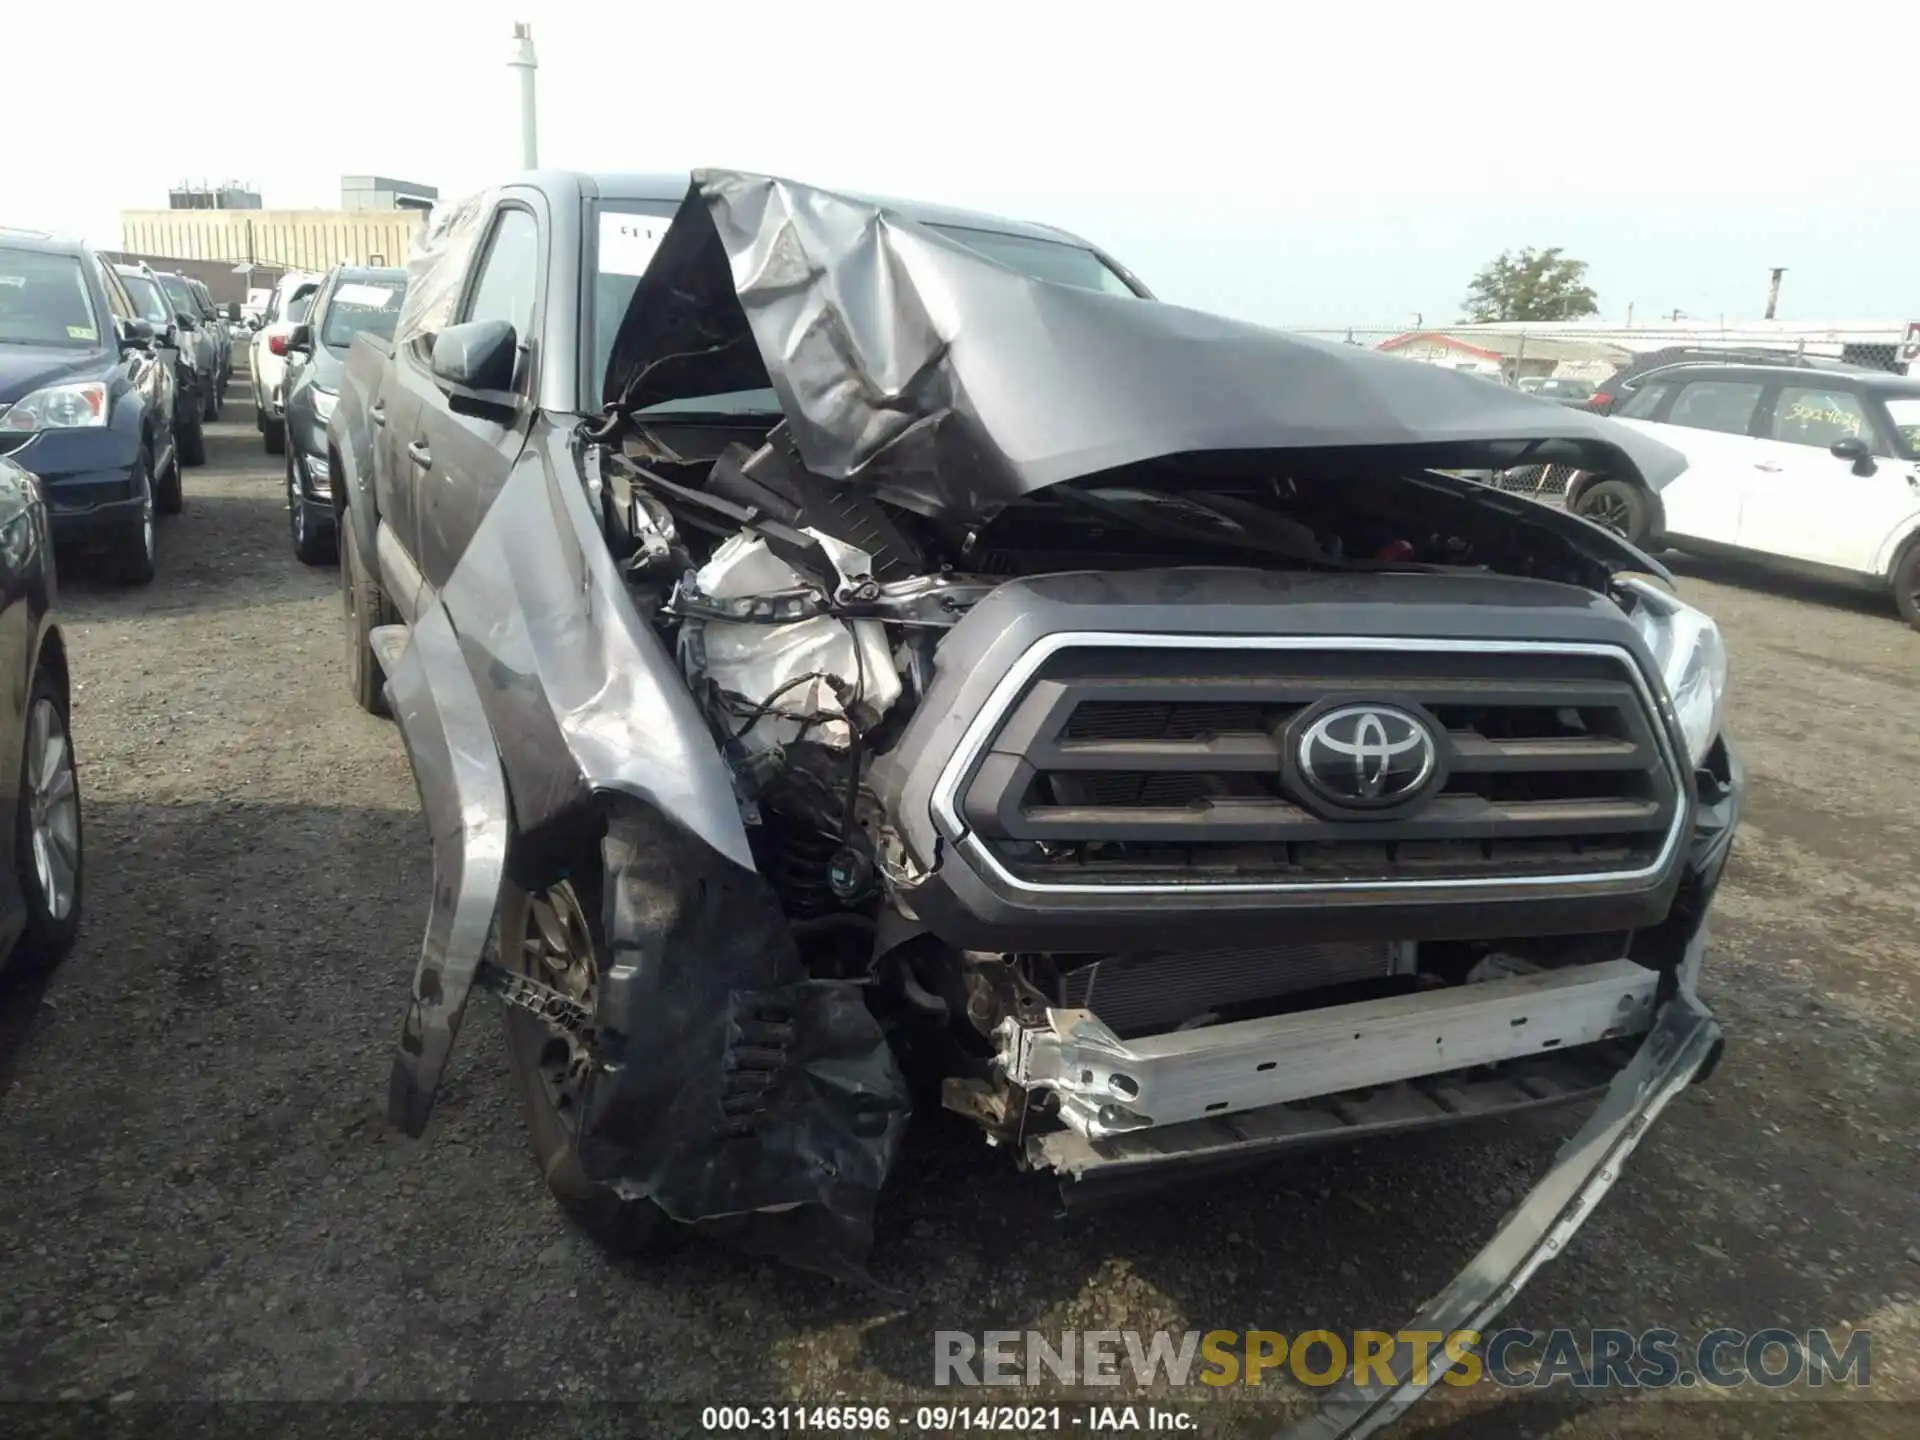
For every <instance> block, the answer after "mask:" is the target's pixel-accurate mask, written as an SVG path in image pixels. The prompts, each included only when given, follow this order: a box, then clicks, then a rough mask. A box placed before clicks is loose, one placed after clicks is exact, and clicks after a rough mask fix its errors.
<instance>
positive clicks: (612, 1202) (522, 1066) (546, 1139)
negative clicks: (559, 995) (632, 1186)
mask: <svg viewBox="0 0 1920 1440" xmlns="http://www.w3.org/2000/svg"><path fill="white" fill-rule="evenodd" d="M596 889H597V887H596V886H595V885H594V884H593V883H592V882H591V881H589V880H587V879H586V878H585V877H580V878H578V879H577V880H563V881H561V882H560V883H559V884H558V885H555V886H554V887H553V888H552V889H550V890H543V891H541V892H539V893H538V894H533V895H529V894H526V893H525V892H523V891H520V890H517V889H515V888H514V887H512V886H511V885H509V886H506V887H505V888H503V890H502V892H501V896H500V913H499V923H498V924H497V925H496V926H495V928H494V934H495V936H496V937H497V942H498V945H499V951H498V955H497V960H498V963H499V965H500V967H501V968H502V969H504V970H508V971H511V972H513V973H515V974H520V975H525V976H527V977H529V978H530V979H533V980H537V981H539V982H540V983H541V984H542V985H546V986H551V987H552V988H553V989H556V990H559V991H562V992H564V993H565V994H567V995H568V996H570V997H572V998H573V999H574V1000H576V1001H578V1002H579V1003H580V1004H582V1005H584V1006H585V1007H587V1009H588V1010H589V1011H590V1010H592V1008H593V1006H594V1004H595V1003H596V1001H597V1000H598V996H599V983H600V975H601V972H602V970H603V968H604V966H605V963H606V958H607V949H606V943H605V941H604V939H603V938H602V936H601V934H600V920H599V913H598V911H599V905H598V901H599V896H598V895H597V894H596V893H595V890H596ZM506 1031H507V1056H508V1059H509V1061H510V1063H511V1065H512V1068H513V1075H514V1079H515V1081H516V1082H517V1083H518V1084H519V1087H520V1096H521V1099H522V1101H523V1102H524V1103H525V1107H526V1116H527V1136H528V1139H529V1140H531V1141H532V1143H533V1156H534V1159H535V1161H536V1162H537V1163H538V1164H539V1166H540V1173H541V1174H542V1175H543V1176H545V1177H546V1182H547V1189H548V1190H549V1191H551V1192H552V1194H553V1198H554V1199H555V1200H556V1201H558V1202H559V1204H560V1206H561V1208H562V1209H564V1210H565V1211H566V1212H567V1213H568V1214H569V1215H571V1216H572V1217H573V1218H574V1219H575V1220H576V1221H577V1222H578V1223H579V1224H580V1226H581V1227H582V1228H583V1229H585V1230H586V1231H587V1232H588V1234H590V1235H592V1236H593V1238H594V1239H595V1240H597V1241H599V1242H600V1243H601V1244H602V1245H605V1246H607V1247H608V1248H610V1249H615V1250H622V1251H631V1250H636V1249H643V1248H645V1247H646V1246H648V1245H649V1244H650V1243H651V1242H652V1241H654V1240H655V1239H657V1238H658V1237H659V1235H660V1234H661V1232H662V1230H663V1228H664V1226H665V1224H666V1216H665V1215H664V1214H663V1213H662V1212H661V1210H660V1208H659V1207H658V1206H656V1205H655V1204H654V1203H653V1202H652V1201H650V1200H623V1199H621V1198H620V1196H619V1195H618V1194H616V1193H615V1192H614V1191H613V1190H612V1189H610V1188H609V1187H607V1186H605V1185H602V1184H600V1183H599V1182H598V1181H596V1180H591V1179H589V1178H588V1177H587V1173H586V1171H585V1170H584V1169H582V1168H581V1165H580V1152H579V1144H578V1137H579V1127H580V1113H581V1108H582V1103H581V1102H582V1096H583V1093H584V1086H585V1082H586V1079H587V1077H588V1075H589V1074H590V1073H591V1071H592V1067H593V1063H594V1061H593V1049H592V1046H593V1036H592V1034H591V1032H587V1033H574V1032H573V1031H570V1030H568V1029H566V1028H564V1027H563V1026H561V1025H559V1024H557V1023H554V1024H549V1023H548V1022H547V1021H545V1020H543V1019H541V1018H540V1017H539V1016H536V1015H534V1014H532V1013H530V1012H528V1011H526V1010H522V1009H519V1008H517V1007H516V1008H512V1009H509V1010H508V1011H507V1013H506Z"/></svg>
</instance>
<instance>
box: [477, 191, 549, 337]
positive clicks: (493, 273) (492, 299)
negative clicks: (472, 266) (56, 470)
mask: <svg viewBox="0 0 1920 1440" xmlns="http://www.w3.org/2000/svg"><path fill="white" fill-rule="evenodd" d="M539 267H540V229H539V227H538V226H537V225H535V224H534V221H533V216H532V215H531V214H529V213H528V212H527V211H525V210H521V209H518V208H509V209H505V210H502V211H501V212H500V218H499V220H498V221H497V222H496V223H495V224H494V227H493V234H492V236H491V237H489V239H488V241H487V248H486V252H485V254H484V256H483V257H482V259H481V261H480V274H479V277H478V278H477V279H476V280H475V281H474V284H473V293H472V294H471V295H470V296H468V298H467V307H466V311H465V313H464V314H463V315H462V316H461V317H460V318H461V319H462V320H504V321H506V322H507V323H508V324H509V325H511V326H513V333H514V336H515V338H517V339H518V340H519V341H520V343H521V344H523V345H524V344H526V343H527V340H528V339H529V337H530V336H531V335H532V333H533V306H534V300H535V298H536V297H537V296H538V294H539V276H540V268H539Z"/></svg>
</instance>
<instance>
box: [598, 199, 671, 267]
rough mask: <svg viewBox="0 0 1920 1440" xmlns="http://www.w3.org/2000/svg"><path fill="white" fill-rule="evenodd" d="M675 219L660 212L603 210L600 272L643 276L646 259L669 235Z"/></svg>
mask: <svg viewBox="0 0 1920 1440" xmlns="http://www.w3.org/2000/svg"><path fill="white" fill-rule="evenodd" d="M672 223H673V222H672V221H671V220H670V219H668V218H667V217H665V216H661V215H616V214H614V213H613V212H612V211H611V210H602V211H601V212H600V273H601V274H602V275H644V274H646V273H647V262H648V261H650V260H651V259H653V252H654V251H656V250H658V249H659V248H660V242H661V241H662V240H663V239H665V238H666V234H667V226H669V225H671V224H672Z"/></svg>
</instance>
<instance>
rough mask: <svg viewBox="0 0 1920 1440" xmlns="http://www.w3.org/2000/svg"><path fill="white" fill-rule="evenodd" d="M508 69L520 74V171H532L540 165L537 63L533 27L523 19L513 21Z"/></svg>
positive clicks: (538, 64)
mask: <svg viewBox="0 0 1920 1440" xmlns="http://www.w3.org/2000/svg"><path fill="white" fill-rule="evenodd" d="M507 68H508V69H509V70H518V71H519V72H520V168H521V169H522V170H535V169H538V168H539V165H540V140H539V134H538V129H537V126H536V124H535V114H536V107H535V103H534V97H533V72H534V71H536V70H538V69H539V68H540V61H539V60H538V59H537V58H535V56H534V53H533V26H531V25H529V24H528V23H527V22H526V21H524V20H516V21H514V22H513V49H512V50H511V51H509V52H508V55H507Z"/></svg>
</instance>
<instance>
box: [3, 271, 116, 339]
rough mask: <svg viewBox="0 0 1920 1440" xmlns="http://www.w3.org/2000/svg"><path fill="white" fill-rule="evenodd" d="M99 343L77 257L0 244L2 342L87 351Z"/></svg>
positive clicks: (90, 304) (98, 335)
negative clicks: (15, 248) (7, 246)
mask: <svg viewBox="0 0 1920 1440" xmlns="http://www.w3.org/2000/svg"><path fill="white" fill-rule="evenodd" d="M99 343H100V326H99V322H98V321H97V320H96V319H95V317H94V310H93V297H92V296H90V295H89V294H88V293H87V277H86V275H85V274H84V273H83V272H82V271H81V269H80V262H79V261H78V260H77V259H75V258H74V257H73V256H71V255H47V254H44V253H42V252H40V251H37V250H8V249H5V248H0V345H51V346H55V347H57V348H59V349H62V350H90V349H93V348H94V347H96V346H97V345H99Z"/></svg>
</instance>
